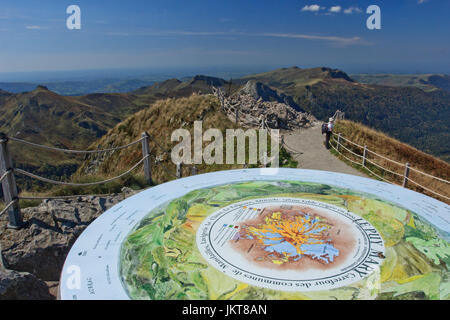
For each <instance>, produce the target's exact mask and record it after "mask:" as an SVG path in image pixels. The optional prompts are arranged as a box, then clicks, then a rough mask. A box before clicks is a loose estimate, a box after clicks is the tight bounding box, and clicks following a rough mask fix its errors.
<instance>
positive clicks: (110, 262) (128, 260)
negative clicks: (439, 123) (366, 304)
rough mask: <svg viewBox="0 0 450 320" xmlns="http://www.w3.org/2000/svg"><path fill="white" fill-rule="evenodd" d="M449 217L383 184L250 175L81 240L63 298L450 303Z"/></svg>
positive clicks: (234, 175) (110, 217) (130, 210)
mask: <svg viewBox="0 0 450 320" xmlns="http://www.w3.org/2000/svg"><path fill="white" fill-rule="evenodd" d="M449 235H450V206H449V205H447V204H445V203H443V202H440V201H438V200H435V199H433V198H430V197H427V196H425V195H423V194H420V193H417V192H414V191H411V190H408V189H405V188H401V187H399V186H395V185H392V184H387V183H384V182H380V181H377V180H373V179H368V178H362V177H357V176H353V175H347V174H340V173H334V172H327V171H316V170H303V169H285V168H282V169H271V168H267V169H245V170H230V171H220V172H214V173H207V174H202V175H196V176H191V177H187V178H183V179H178V180H174V181H170V182H167V183H164V184H161V185H158V186H155V187H152V188H149V189H146V190H144V191H142V192H140V193H138V194H136V195H134V196H132V197H130V198H127V199H125V200H124V201H122V202H121V203H119V204H117V205H115V206H114V207H112V208H110V209H109V210H107V211H106V212H104V213H103V214H102V215H101V216H100V217H98V218H97V219H96V220H95V221H94V222H93V223H91V224H90V225H89V226H88V228H87V229H86V230H85V231H84V232H83V233H82V234H81V235H80V237H79V238H78V239H77V241H76V242H75V244H74V245H73V247H72V248H71V250H70V252H69V254H68V256H67V259H66V262H65V264H64V268H63V271H62V274H61V282H60V296H61V299H211V300H213V299H375V298H378V299H396V298H408V299H412V298H414V299H416V298H419V299H446V298H449V297H450V282H449V280H448V279H450V274H449V272H448V271H447V265H448V264H449V263H450V245H449V241H450V240H449V239H450V236H449Z"/></svg>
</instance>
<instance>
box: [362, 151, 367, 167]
mask: <svg viewBox="0 0 450 320" xmlns="http://www.w3.org/2000/svg"><path fill="white" fill-rule="evenodd" d="M366 158H367V146H364V152H363V160H362V165H363V167H365V166H366Z"/></svg>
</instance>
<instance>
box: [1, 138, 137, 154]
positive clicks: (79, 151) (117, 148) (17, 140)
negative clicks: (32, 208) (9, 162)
mask: <svg viewBox="0 0 450 320" xmlns="http://www.w3.org/2000/svg"><path fill="white" fill-rule="evenodd" d="M8 139H9V140H11V141H15V142H19V143H23V144H27V145H30V146H33V147H37V148H41V149H47V150H51V151H59V152H65V153H78V154H89V153H102V152H110V151H116V150H121V149H125V148H128V147H131V146H133V145H135V144H137V143H139V142H141V141H142V140H143V138H141V139H139V140H136V141H133V142H131V143H128V144H126V145H123V146H118V147H113V148H108V149H97V150H72V149H61V148H56V147H50V146H46V145H42V144H38V143H34V142H30V141H26V140H22V139H19V138H15V137H8Z"/></svg>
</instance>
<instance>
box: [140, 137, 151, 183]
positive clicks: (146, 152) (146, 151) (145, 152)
mask: <svg viewBox="0 0 450 320" xmlns="http://www.w3.org/2000/svg"><path fill="white" fill-rule="evenodd" d="M148 137H149V135H148V133H147V132H143V133H142V157H143V158H145V159H144V172H145V179H146V180H147V183H148V185H150V186H151V185H153V181H152V168H151V163H152V162H151V159H150V146H149V144H148Z"/></svg>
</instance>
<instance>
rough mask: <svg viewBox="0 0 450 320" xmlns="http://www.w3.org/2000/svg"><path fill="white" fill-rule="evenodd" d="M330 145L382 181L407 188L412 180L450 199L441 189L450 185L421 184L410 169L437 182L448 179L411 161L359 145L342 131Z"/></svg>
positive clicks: (427, 190)
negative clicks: (432, 186)
mask: <svg viewBox="0 0 450 320" xmlns="http://www.w3.org/2000/svg"><path fill="white" fill-rule="evenodd" d="M336 136H337V139H336ZM331 142H333V143H331ZM343 142H346V143H348V144H350V145H352V146H354V147H356V148H359V149H361V150H362V151H363V153H362V155H361V154H358V153H357V152H355V151H353V150H350V147H346V146H344V145H343ZM330 146H331V148H332V149H334V150H335V151H336V152H337V153H338V154H339V155H340V156H342V157H343V158H344V159H346V160H348V161H350V162H351V163H353V164H355V165H357V166H360V167H362V168H364V170H367V171H368V172H369V173H370V174H371V175H373V176H375V177H376V178H378V179H380V180H382V181H385V182H388V183H391V184H396V185H400V186H402V187H405V188H406V187H408V183H409V182H410V183H412V184H414V185H415V186H416V187H417V188H419V189H422V190H424V191H426V192H429V193H431V194H433V195H434V196H436V197H438V198H441V199H445V200H446V201H449V200H450V197H448V196H447V195H444V194H442V191H441V189H444V188H445V189H447V190H450V187H448V186H445V187H444V188H439V190H433V189H431V187H427V186H424V185H423V184H421V183H419V182H417V181H415V180H413V179H411V177H410V171H413V172H415V173H417V174H418V175H422V176H424V177H426V178H428V179H431V180H432V181H436V182H439V183H444V184H446V185H448V184H450V181H448V180H446V179H443V178H440V177H436V176H433V175H431V174H428V173H425V172H422V171H420V170H418V169H416V168H413V167H411V166H410V164H409V163H400V162H398V161H395V160H393V159H390V158H388V157H386V156H384V155H381V154H378V153H376V152H374V151H372V150H369V149H368V148H367V146H362V145H359V144H357V143H355V142H353V141H351V140H349V139H347V138H345V137H344V136H343V135H342V134H341V133H339V134H338V135H336V134H333V138H332V139H331V141H330ZM343 151H346V152H348V153H349V154H351V155H353V156H354V157H357V158H358V161H355V160H354V159H351V158H349V157H348V156H347V155H345V154H344V153H343ZM369 154H371V155H373V156H376V157H379V158H380V159H383V160H385V161H388V162H390V163H393V164H395V165H397V166H399V167H400V168H402V169H404V173H403V174H401V173H398V172H395V171H393V169H390V168H386V166H383V165H381V164H380V163H377V162H376V161H375V160H374V159H369V158H368V155H369ZM360 159H361V160H360ZM367 164H370V165H372V166H374V167H376V168H377V169H379V171H381V172H385V173H387V174H391V175H392V176H394V177H396V178H398V179H401V180H403V181H402V184H399V183H397V182H396V181H393V180H392V179H391V180H388V179H387V178H386V177H384V174H378V173H376V172H374V170H373V168H372V169H371V168H369V167H368V165H367ZM419 191H421V190H419ZM421 192H422V191H421Z"/></svg>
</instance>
